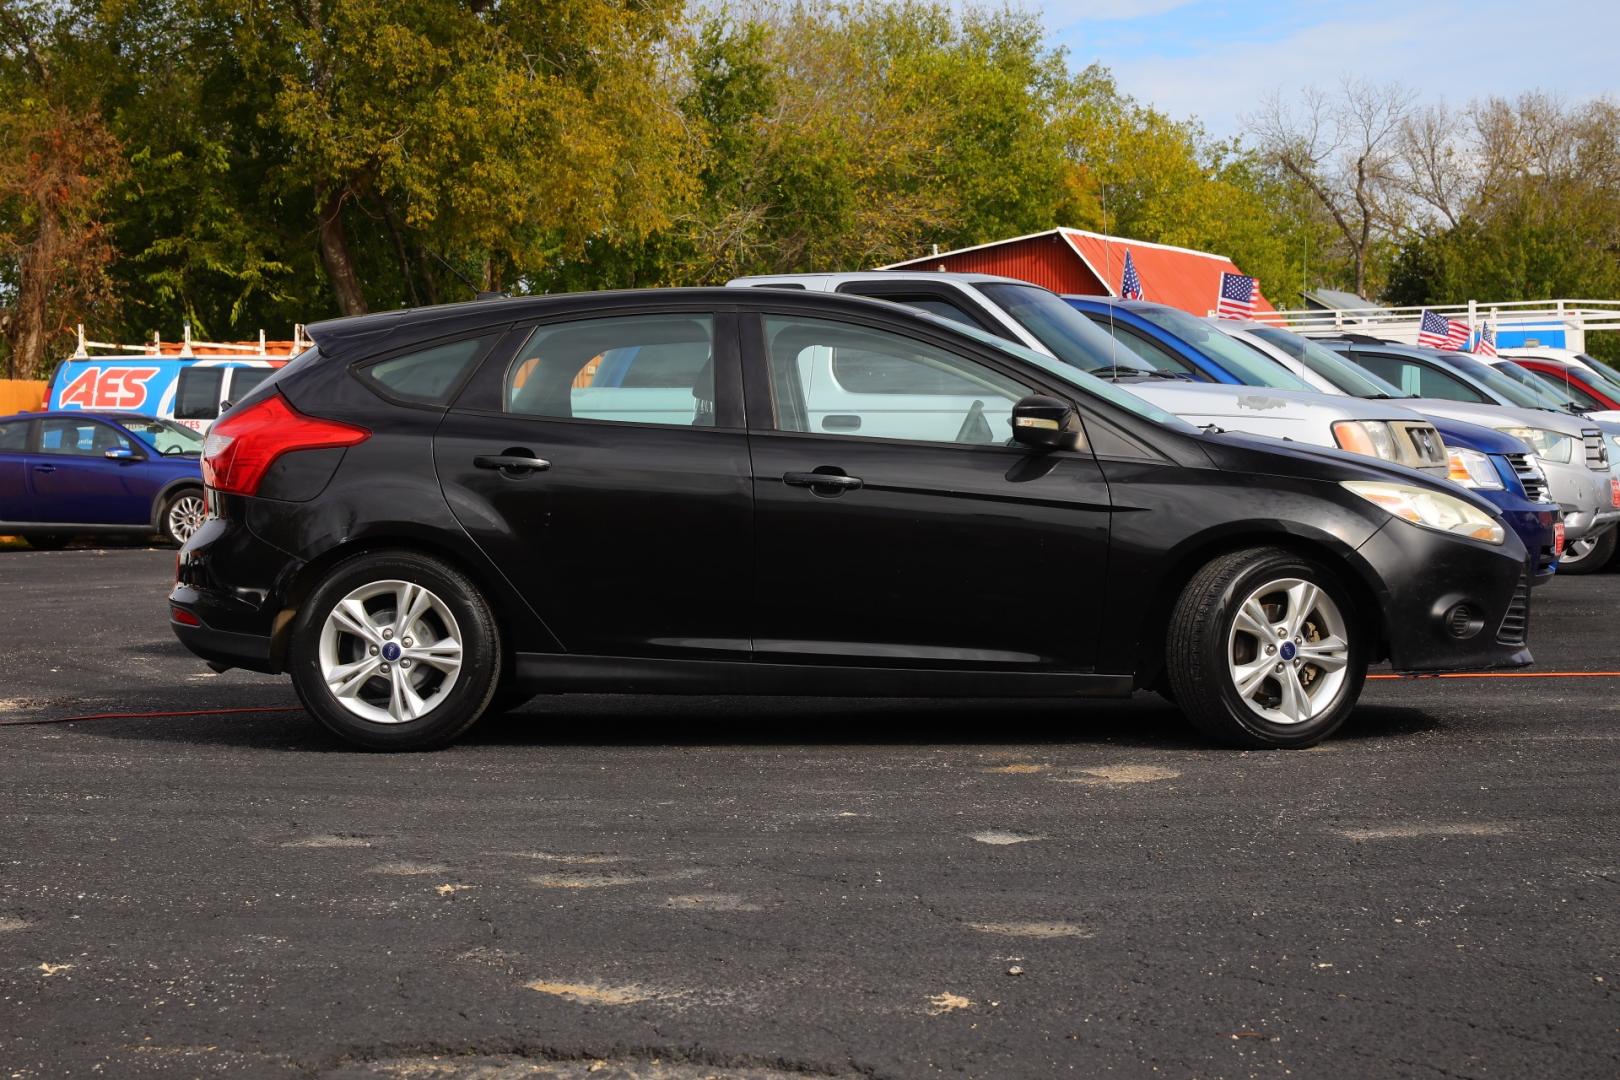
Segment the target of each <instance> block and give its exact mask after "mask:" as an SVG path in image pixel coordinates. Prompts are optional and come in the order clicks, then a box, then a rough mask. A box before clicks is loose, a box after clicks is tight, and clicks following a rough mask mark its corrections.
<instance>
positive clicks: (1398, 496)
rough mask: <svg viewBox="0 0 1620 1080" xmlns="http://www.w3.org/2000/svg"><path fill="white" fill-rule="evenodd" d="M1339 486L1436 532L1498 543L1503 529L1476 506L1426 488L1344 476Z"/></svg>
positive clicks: (1505, 534) (1397, 515) (1503, 535)
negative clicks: (1347, 478)
mask: <svg viewBox="0 0 1620 1080" xmlns="http://www.w3.org/2000/svg"><path fill="white" fill-rule="evenodd" d="M1341 483H1342V484H1343V486H1344V487H1345V488H1346V489H1347V490H1349V491H1353V492H1355V493H1356V494H1357V495H1360V496H1361V497H1362V498H1363V499H1366V500H1367V501H1368V502H1370V503H1374V504H1375V505H1377V506H1381V507H1383V508H1384V509H1385V510H1388V511H1389V512H1390V513H1391V514H1394V515H1395V516H1396V517H1398V518H1400V519H1402V520H1403V521H1410V522H1411V523H1412V524H1413V525H1421V526H1422V527H1423V528H1425V529H1433V530H1435V531H1436V532H1443V533H1452V534H1454V535H1456V536H1466V537H1468V538H1469V539H1471V540H1483V541H1484V542H1485V543H1487V544H1500V543H1501V542H1502V541H1503V540H1504V539H1505V538H1506V536H1507V533H1506V532H1505V531H1504V530H1503V528H1502V526H1501V525H1499V524H1498V523H1497V521H1496V519H1495V518H1493V517H1492V516H1491V515H1489V514H1487V513H1486V512H1485V511H1483V510H1481V509H1479V507H1477V506H1474V505H1472V504H1471V503H1466V502H1463V501H1462V500H1461V499H1458V498H1454V497H1452V496H1450V495H1446V494H1443V493H1441V492H1438V491H1430V490H1429V489H1428V488H1421V487H1414V486H1412V485H1410V484H1390V483H1385V482H1384V481H1381V480H1344V481H1341Z"/></svg>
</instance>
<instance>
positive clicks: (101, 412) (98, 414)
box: [0, 409, 157, 424]
mask: <svg viewBox="0 0 1620 1080" xmlns="http://www.w3.org/2000/svg"><path fill="white" fill-rule="evenodd" d="M58 417H67V418H69V419H75V420H82V419H84V418H85V417H89V418H90V419H91V420H108V421H111V422H112V423H115V424H122V423H127V422H129V421H146V422H156V420H157V417H155V416H150V415H148V414H146V413H137V412H119V411H118V410H117V409H41V410H40V411H39V412H21V413H12V414H11V415H10V416H0V421H6V420H53V419H56V418H58Z"/></svg>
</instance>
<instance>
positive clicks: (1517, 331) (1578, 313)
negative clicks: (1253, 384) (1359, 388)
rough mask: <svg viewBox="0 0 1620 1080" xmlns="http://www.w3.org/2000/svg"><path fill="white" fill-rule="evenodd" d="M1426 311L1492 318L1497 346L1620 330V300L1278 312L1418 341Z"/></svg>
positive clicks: (1556, 342)
mask: <svg viewBox="0 0 1620 1080" xmlns="http://www.w3.org/2000/svg"><path fill="white" fill-rule="evenodd" d="M1425 310H1428V311H1433V312H1436V313H1438V314H1440V315H1443V316H1445V317H1446V318H1448V319H1458V320H1461V321H1463V322H1466V323H1467V324H1468V328H1469V331H1470V332H1473V331H1475V330H1477V329H1478V328H1479V327H1480V326H1481V325H1483V324H1484V323H1487V322H1489V323H1490V324H1491V326H1492V327H1493V328H1494V329H1495V331H1496V343H1497V347H1498V348H1519V347H1524V346H1532V345H1545V346H1549V347H1551V348H1562V349H1573V350H1575V351H1576V352H1584V351H1585V350H1586V335H1587V332H1588V331H1592V330H1620V300H1515V301H1511V302H1508V303H1501V304H1485V303H1480V302H1479V301H1476V300H1470V301H1469V302H1468V303H1466V304H1430V305H1428V306H1427V307H1426V308H1424V307H1371V308H1357V309H1353V310H1322V309H1319V308H1297V309H1293V310H1288V311H1279V312H1277V315H1278V316H1280V317H1281V318H1283V319H1284V320H1286V321H1287V323H1288V324H1289V326H1290V328H1292V329H1294V330H1296V331H1298V332H1299V333H1301V334H1306V335H1319V336H1326V335H1332V334H1370V335H1372V336H1374V337H1382V338H1389V339H1391V340H1394V341H1404V342H1406V343H1408V344H1415V343H1416V342H1417V335H1418V324H1419V323H1420V322H1421V321H1422V318H1423V312H1424V311H1425ZM1211 314H1214V312H1211Z"/></svg>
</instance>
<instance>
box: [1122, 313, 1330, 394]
mask: <svg viewBox="0 0 1620 1080" xmlns="http://www.w3.org/2000/svg"><path fill="white" fill-rule="evenodd" d="M1130 310H1131V312H1132V313H1134V314H1136V315H1140V316H1141V317H1142V318H1144V319H1146V320H1147V321H1148V322H1150V323H1152V324H1153V325H1154V326H1157V327H1158V328H1159V329H1161V330H1166V331H1168V332H1170V333H1171V334H1173V335H1175V336H1176V337H1177V338H1180V339H1181V340H1182V341H1183V342H1185V343H1186V344H1188V345H1190V346H1192V347H1193V348H1194V349H1197V350H1198V351H1199V352H1201V353H1203V354H1204V355H1205V356H1207V357H1209V358H1210V359H1211V360H1214V361H1215V362H1216V363H1217V364H1219V365H1220V366H1221V367H1223V368H1225V369H1226V370H1227V371H1228V372H1230V373H1231V374H1232V375H1233V376H1235V377H1236V378H1237V379H1239V380H1240V381H1242V382H1243V383H1244V384H1245V385H1247V386H1267V387H1270V388H1271V389H1273V390H1311V391H1314V390H1315V389H1316V387H1314V386H1312V385H1311V384H1310V383H1308V382H1306V381H1305V380H1304V379H1301V378H1300V377H1299V376H1298V375H1295V374H1294V373H1293V372H1291V371H1289V370H1288V369H1287V368H1285V367H1283V366H1282V365H1281V364H1279V363H1277V361H1275V360H1273V359H1271V357H1269V356H1261V355H1260V354H1259V353H1257V352H1255V351H1254V350H1253V349H1250V348H1248V347H1247V346H1245V345H1243V344H1242V343H1241V342H1237V341H1234V340H1232V339H1231V338H1229V337H1227V336H1226V334H1225V333H1223V332H1222V331H1220V330H1217V329H1215V327H1213V326H1211V325H1209V324H1208V323H1206V322H1204V321H1203V320H1202V319H1196V318H1194V317H1193V316H1191V315H1189V314H1187V313H1186V312H1185V311H1180V310H1177V309H1176V308H1167V307H1140V308H1131V309H1130Z"/></svg>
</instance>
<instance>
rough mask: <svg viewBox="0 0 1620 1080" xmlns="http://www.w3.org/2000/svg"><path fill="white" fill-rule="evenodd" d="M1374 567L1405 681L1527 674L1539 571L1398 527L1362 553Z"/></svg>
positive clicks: (1514, 547)
mask: <svg viewBox="0 0 1620 1080" xmlns="http://www.w3.org/2000/svg"><path fill="white" fill-rule="evenodd" d="M1357 554H1358V555H1360V557H1361V558H1362V559H1363V560H1365V561H1366V563H1367V565H1368V566H1369V567H1370V568H1371V571H1372V573H1373V575H1374V578H1375V581H1374V582H1373V586H1374V589H1375V591H1376V592H1377V593H1378V595H1377V597H1376V600H1377V603H1378V607H1379V610H1380V612H1381V613H1382V616H1383V623H1384V626H1383V630H1384V640H1385V642H1386V644H1387V646H1388V652H1389V660H1390V664H1391V666H1393V667H1394V669H1395V670H1396V671H1397V672H1400V673H1403V674H1438V673H1440V672H1446V671H1479V670H1485V669H1490V668H1511V667H1524V666H1526V665H1528V664H1530V663H1532V657H1531V655H1530V649H1529V645H1528V641H1529V621H1530V581H1531V575H1532V573H1533V564H1532V562H1531V559H1530V555H1529V553H1528V552H1526V550H1525V547H1524V545H1523V544H1522V543H1521V542H1520V541H1519V539H1518V537H1517V536H1516V535H1514V534H1512V533H1509V534H1508V537H1507V539H1506V540H1505V541H1504V543H1503V544H1502V546H1501V547H1492V546H1490V545H1487V544H1481V543H1478V542H1476V541H1472V540H1465V539H1462V538H1459V537H1451V536H1447V535H1445V534H1443V533H1438V532H1435V531H1433V530H1431V529H1424V528H1420V527H1418V526H1416V525H1410V524H1407V523H1406V522H1403V521H1391V522H1388V523H1387V524H1385V526H1384V527H1383V528H1381V529H1379V530H1378V532H1376V533H1374V534H1373V536H1372V537H1371V538H1370V539H1369V540H1368V541H1367V542H1366V543H1365V544H1363V545H1362V546H1361V548H1360V550H1359V551H1358V552H1357Z"/></svg>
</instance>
